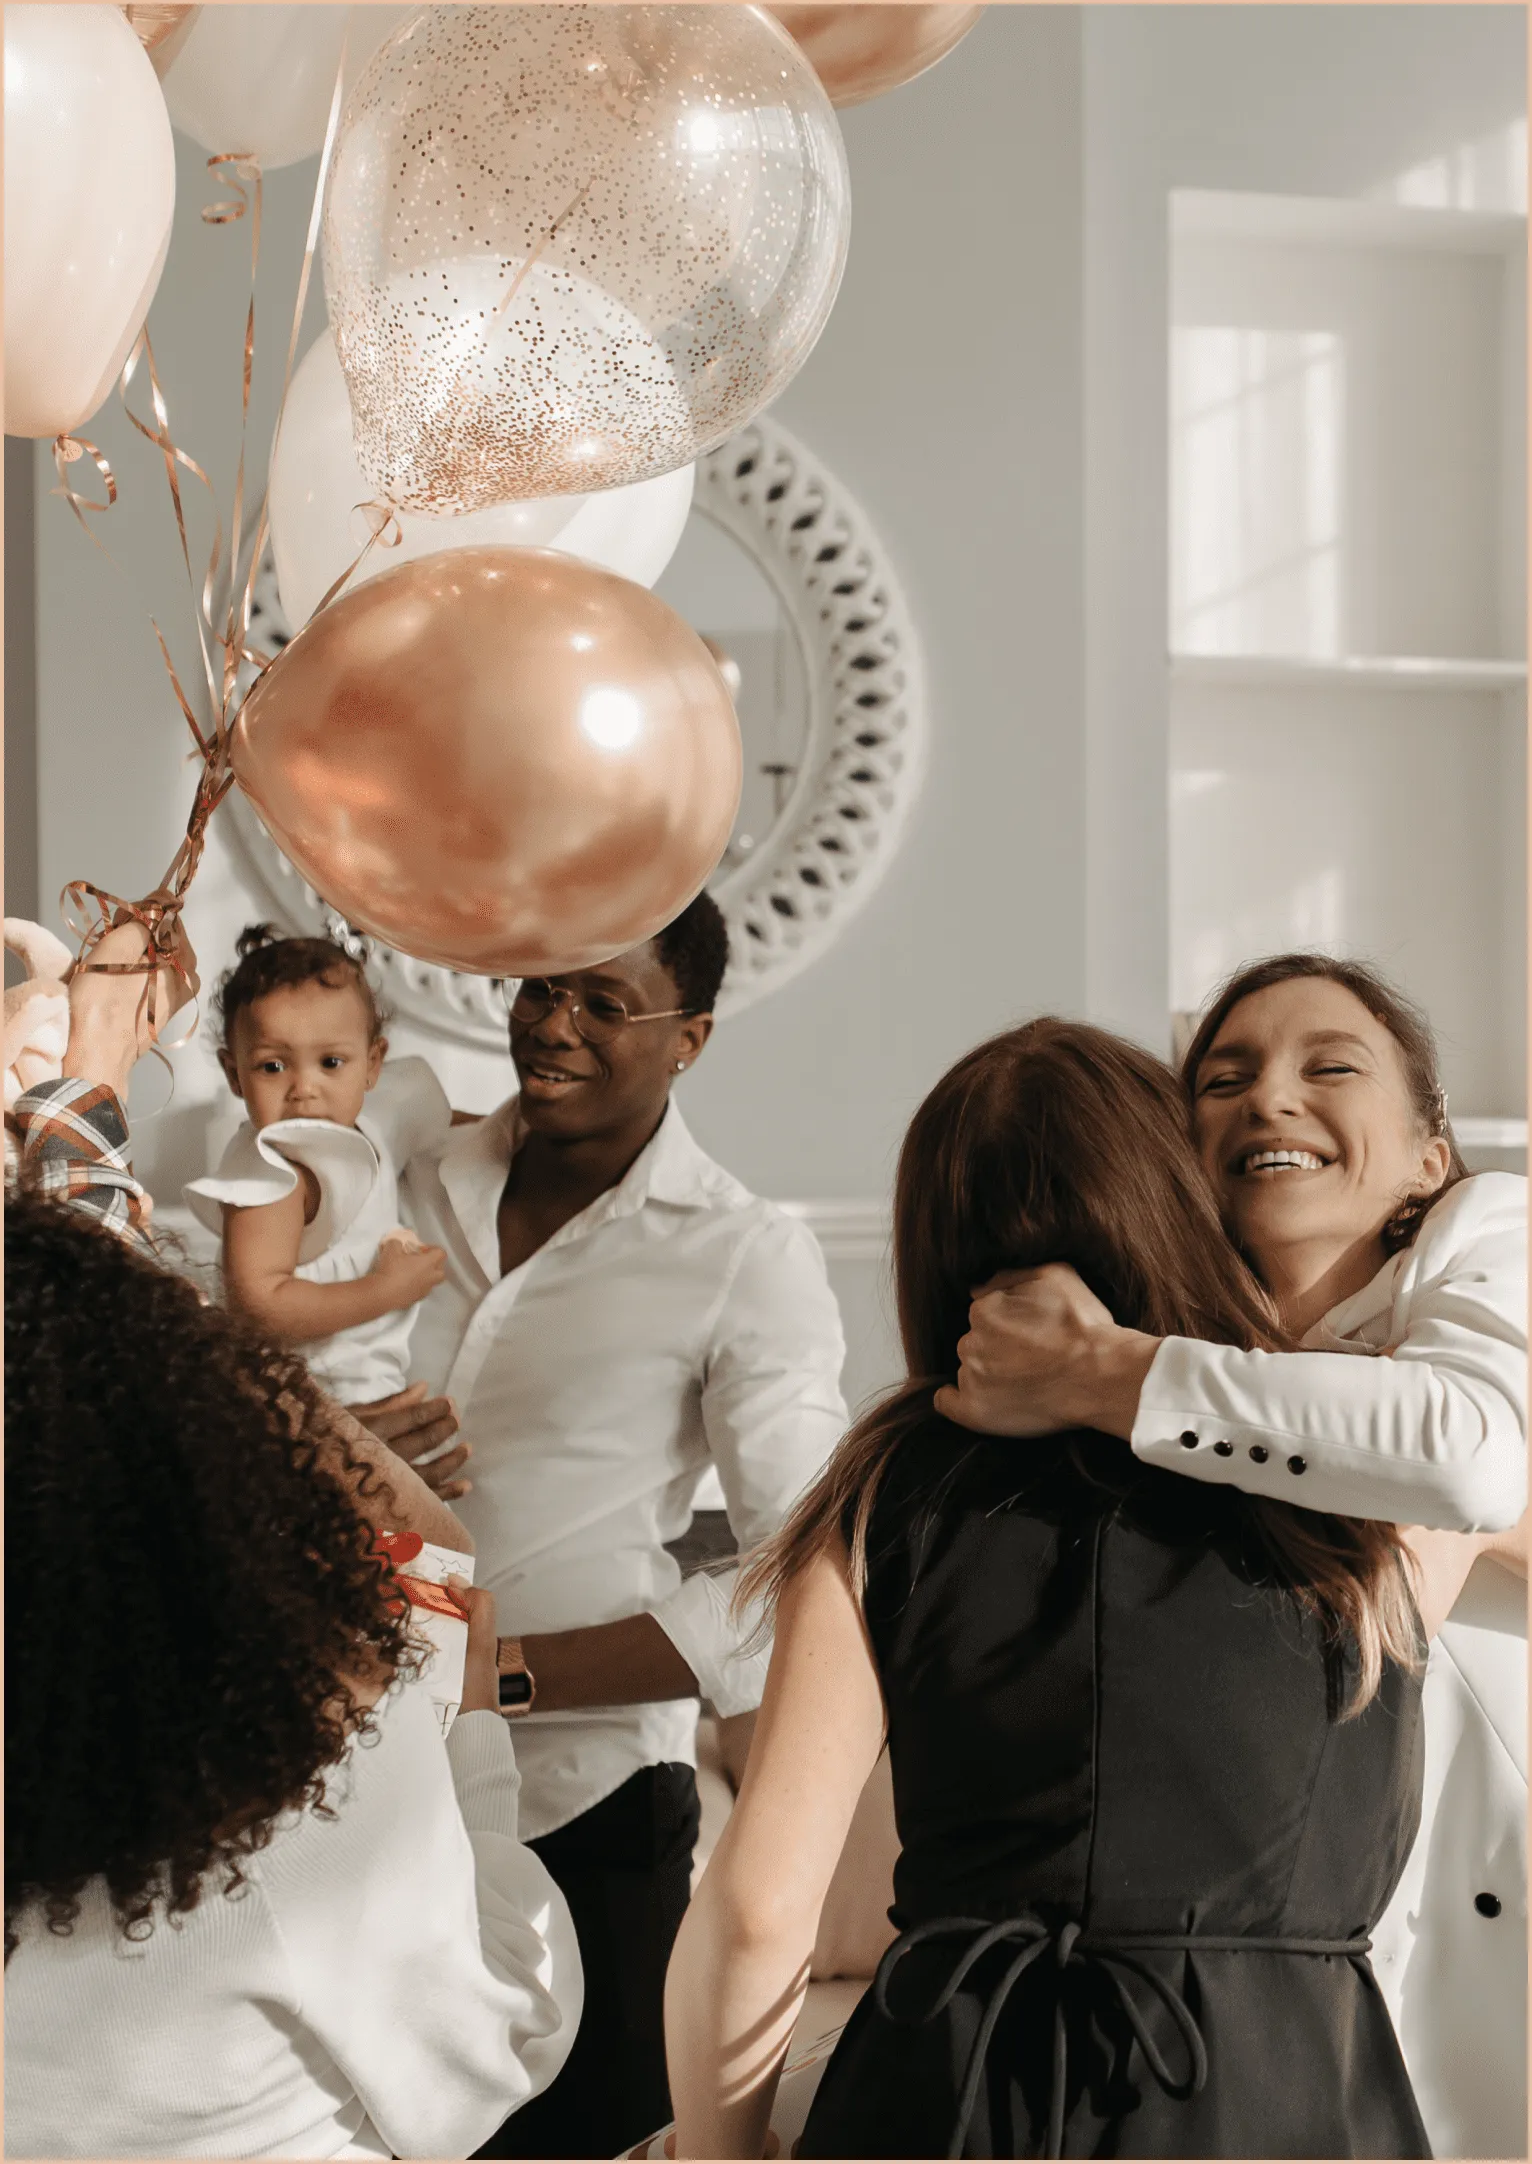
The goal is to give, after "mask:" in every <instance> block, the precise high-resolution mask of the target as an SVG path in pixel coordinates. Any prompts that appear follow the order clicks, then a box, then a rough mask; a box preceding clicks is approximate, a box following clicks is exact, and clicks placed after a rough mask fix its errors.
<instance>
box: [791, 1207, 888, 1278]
mask: <svg viewBox="0 0 1532 2164" xmlns="http://www.w3.org/2000/svg"><path fill="white" fill-rule="evenodd" d="M777 1207H778V1209H780V1210H785V1211H786V1212H787V1214H788V1216H789V1217H796V1218H797V1219H798V1220H799V1222H800V1223H801V1224H805V1225H807V1226H808V1228H809V1230H810V1232H812V1233H813V1235H814V1237H815V1239H816V1240H817V1241H818V1242H819V1244H820V1246H821V1247H822V1248H823V1249H824V1256H825V1260H826V1262H883V1261H884V1260H886V1258H887V1255H888V1243H889V1239H890V1236H891V1234H892V1231H893V1216H892V1210H891V1207H890V1205H889V1204H888V1203H887V1202H884V1201H882V1200H881V1199H880V1198H879V1197H878V1196H876V1195H855V1196H850V1197H847V1198H845V1199H842V1200H839V1201H823V1200H818V1199H816V1200H814V1201H793V1202H779V1203H778V1205H777Z"/></svg>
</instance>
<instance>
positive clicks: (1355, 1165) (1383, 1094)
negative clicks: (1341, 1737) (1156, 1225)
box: [938, 955, 1527, 2156]
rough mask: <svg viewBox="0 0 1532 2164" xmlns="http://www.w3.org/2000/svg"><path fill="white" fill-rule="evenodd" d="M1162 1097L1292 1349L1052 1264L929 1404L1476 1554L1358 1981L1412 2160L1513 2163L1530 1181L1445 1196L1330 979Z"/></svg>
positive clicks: (970, 1347)
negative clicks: (1170, 1098) (1229, 1334)
mask: <svg viewBox="0 0 1532 2164" xmlns="http://www.w3.org/2000/svg"><path fill="white" fill-rule="evenodd" d="M1183 1074H1184V1077H1185V1080H1186V1083H1187V1089H1188V1094H1189V1097H1190V1101H1191V1106H1192V1115H1193V1122H1194V1128H1195V1131H1196V1134H1197V1138H1198V1142H1199V1146H1200V1149H1201V1153H1202V1156H1203V1160H1204V1163H1205V1164H1206V1165H1207V1167H1208V1169H1209V1171H1210V1173H1211V1174H1212V1176H1213V1179H1214V1181H1215V1183H1216V1184H1217V1186H1218V1189H1219V1192H1220V1196H1221V1198H1222V1201H1223V1205H1224V1210H1225V1218H1226V1222H1227V1224H1228V1227H1229V1230H1230V1232H1231V1234H1232V1236H1233V1237H1234V1239H1235V1241H1236V1242H1237V1244H1238V1245H1239V1246H1240V1248H1241V1249H1242V1251H1243V1252H1244V1253H1245V1255H1246V1256H1247V1258H1248V1259H1249V1260H1250V1261H1251V1262H1252V1263H1253V1264H1254V1265H1255V1267H1256V1269H1257V1270H1258V1272H1259V1273H1260V1275H1261V1276H1262V1278H1263V1280H1264V1282H1265V1283H1266V1285H1267V1287H1268V1289H1269V1290H1270V1291H1271V1292H1272V1294H1273V1296H1274V1299H1275V1301H1276V1304H1277V1306H1278V1308H1279V1311H1280V1313H1281V1316H1282V1320H1283V1322H1284V1323H1285V1324H1286V1326H1287V1328H1288V1330H1289V1331H1290V1332H1292V1333H1293V1334H1294V1335H1295V1336H1297V1337H1298V1339H1299V1340H1300V1344H1301V1349H1300V1350H1298V1351H1296V1352H1291V1353H1245V1352H1239V1351H1236V1350H1233V1349H1231V1348H1228V1347H1224V1346H1218V1345H1208V1344H1202V1343H1200V1342H1197V1341H1195V1340H1192V1339H1189V1338H1169V1339H1164V1340H1159V1339H1154V1338H1147V1337H1143V1336H1141V1335H1139V1334H1138V1333H1135V1332H1132V1331H1125V1330H1119V1329H1118V1328H1117V1327H1116V1325H1115V1324H1114V1323H1113V1322H1112V1320H1111V1318H1110V1316H1108V1315H1107V1314H1106V1312H1105V1310H1104V1309H1103V1308H1101V1306H1100V1304H1099V1303H1098V1302H1096V1301H1095V1300H1094V1299H1093V1298H1092V1296H1091V1295H1090V1293H1089V1292H1088V1291H1087V1290H1086V1288H1085V1286H1084V1285H1083V1284H1082V1283H1081V1282H1080V1280H1079V1279H1078V1278H1077V1277H1076V1276H1075V1275H1074V1273H1073V1272H1072V1271H1069V1270H1066V1269H1061V1268H1050V1269H1047V1270H1043V1271H1034V1272H1029V1273H1026V1274H1025V1275H1024V1276H1020V1277H1017V1278H1014V1279H1012V1280H1009V1281H1007V1282H1006V1283H1004V1284H997V1285H996V1286H994V1287H992V1288H987V1289H986V1290H985V1291H984V1292H983V1293H982V1294H981V1295H980V1296H979V1297H978V1298H977V1299H976V1300H975V1302H974V1306H973V1312H972V1320H971V1325H970V1333H969V1335H968V1337H966V1338H965V1339H964V1340H963V1345H962V1359H963V1365H962V1369H961V1372H960V1375H959V1379H958V1383H957V1385H956V1387H955V1388H953V1389H951V1390H949V1391H948V1392H946V1393H945V1394H944V1396H943V1397H942V1398H940V1399H939V1400H938V1404H939V1405H940V1408H941V1410H942V1411H944V1412H945V1413H946V1414H947V1415H948V1417H949V1418H952V1419H956V1420H959V1421H962V1422H963V1423H964V1424H966V1425H968V1426H970V1427H973V1428H977V1429H980V1430H981V1431H984V1432H987V1433H990V1434H995V1435H1011V1436H1026V1435H1038V1434H1045V1433H1049V1432H1052V1431H1053V1430H1055V1429H1058V1428H1062V1427H1066V1426H1073V1425H1077V1424H1081V1423H1088V1424H1089V1425H1091V1426H1093V1427H1096V1428H1098V1429H1103V1430H1105V1431H1106V1432H1108V1433H1112V1434H1116V1435H1119V1436H1121V1437H1122V1439H1123V1440H1124V1441H1125V1442H1127V1443H1128V1444H1129V1445H1130V1446H1131V1447H1132V1449H1133V1451H1134V1453H1135V1455H1137V1456H1139V1457H1142V1458H1145V1459H1147V1460H1149V1461H1150V1462H1152V1463H1155V1464H1159V1465H1162V1466H1165V1467H1167V1468H1169V1469H1171V1470H1173V1471H1176V1472H1180V1473H1183V1474H1185V1475H1187V1476H1189V1477H1191V1478H1193V1479H1202V1480H1210V1481H1228V1482H1232V1483H1233V1484H1234V1485H1236V1486H1238V1487H1240V1488H1242V1489H1244V1490H1246V1491H1247V1492H1248V1493H1252V1494H1261V1495H1269V1496H1273V1497H1278V1498H1280V1499H1281V1500H1283V1501H1286V1502H1298V1503H1302V1504H1304V1505H1306V1506H1307V1507H1309V1508H1311V1509H1315V1510H1320V1511H1325V1512H1334V1513H1338V1514H1342V1515H1346V1516H1351V1517H1363V1518H1385V1519H1391V1520H1393V1521H1395V1522H1397V1523H1401V1524H1410V1525H1423V1526H1432V1527H1437V1528H1442V1529H1447V1530H1453V1531H1460V1532H1463V1533H1465V1534H1469V1535H1471V1536H1473V1537H1474V1538H1475V1539H1476V1541H1477V1544H1478V1546H1479V1548H1480V1550H1481V1551H1482V1557H1483V1559H1482V1560H1481V1561H1480V1562H1479V1564H1478V1565H1477V1566H1476V1567H1475V1569H1474V1571H1473V1572H1472V1574H1471V1576H1470V1578H1469V1580H1468V1583H1467V1586H1466V1587H1465V1590H1464V1593H1463V1595H1462V1597H1461V1598H1460V1599H1459V1601H1458V1603H1457V1605H1456V1607H1455V1608H1454V1610H1453V1613H1452V1616H1451V1618H1450V1620H1449V1621H1448V1622H1447V1624H1446V1625H1445V1626H1444V1628H1443V1630H1442V1633H1441V1635H1440V1638H1439V1639H1438V1640H1437V1642H1436V1643H1435V1644H1434V1645H1433V1647H1432V1651H1431V1659H1430V1666H1429V1669H1428V1672H1427V1678H1426V1687H1425V1714H1426V1767H1425V1793H1424V1801H1423V1806H1422V1819H1421V1829H1420V1833H1419V1836H1418V1838H1417V1841H1416V1844H1415V1848H1414V1851H1413V1853H1412V1855H1411V1859H1410V1863H1409V1865H1408V1867H1407V1869H1406V1872H1405V1875H1404V1878H1403V1880H1402V1881H1401V1884H1400V1886H1399V1888H1398V1890H1397V1892H1396V1894H1395V1897H1394V1899H1393V1902H1392V1903H1391V1905H1390V1908H1389V1911H1388V1913H1387V1914H1386V1915H1385V1917H1384V1919H1383V1921H1382V1923H1381V1924H1380V1925H1379V1927H1378V1930H1377V1932H1376V1933H1375V1939H1374V1943H1375V1947H1376V1954H1375V1966H1376V1970H1377V1974H1378V1977H1379V1981H1380V1983H1381V1984H1382V1986H1383V1989H1384V1991H1385V1993H1386V1995H1387V1997H1388V1999H1389V2003H1390V2008H1391V2010H1392V2012H1393V2015H1394V2019H1395V2024H1396V2027H1397V2029H1398V2032H1399V2037H1400V2041H1401V2044H1402V2045H1403V2048H1404V2052H1405V2057H1406V2061H1407V2063H1408V2065H1409V2069H1410V2073H1411V2077H1412V2080H1413V2081H1414V2084H1415V2089H1416V2094H1417V2097H1418V2100H1419V2103H1420V2108H1421V2113H1422V2116H1423V2118H1424V2120H1425V2122H1426V2126H1427V2129H1428V2131H1429V2133H1430V2135H1431V2139H1432V2144H1433V2147H1434V2148H1435V2150H1436V2152H1437V2154H1438V2155H1448V2156H1453V2155H1456V2156H1465V2155H1466V2156H1508V2155H1517V2154H1525V2144H1526V2124H1527V2121H1526V1812H1527V1780H1526V1725H1527V1724H1526V1702H1527V1701H1526V1693H1527V1684H1526V1589H1525V1585H1524V1583H1522V1582H1521V1580H1520V1579H1517V1578H1513V1577H1512V1576H1511V1575H1510V1574H1509V1571H1508V1570H1507V1569H1506V1567H1505V1566H1506V1565H1509V1569H1510V1571H1518V1570H1519V1572H1520V1574H1521V1579H1524V1578H1525V1572H1526V1563H1525V1540H1524V1535H1523V1534H1521V1533H1520V1531H1519V1529H1518V1531H1515V1532H1508V1531H1507V1529H1509V1528H1513V1527H1515V1526H1516V1522H1517V1521H1518V1520H1519V1519H1520V1518H1521V1515H1522V1513H1523V1511H1524V1509H1525V1507H1526V1388H1527V1350H1526V1346H1527V1335H1526V1315H1527V1288H1526V1215H1527V1212H1526V1182H1525V1180H1524V1179H1521V1178H1519V1177H1516V1176H1513V1175H1511V1174H1507V1173H1479V1174H1477V1175H1473V1176H1470V1175H1469V1174H1468V1172H1467V1168H1466V1166H1465V1165H1464V1164H1463V1162H1462V1159H1461V1157H1460V1155H1459V1153H1458V1150H1457V1145H1456V1143H1455V1141H1454V1140H1453V1137H1452V1132H1451V1128H1450V1126H1449V1125H1448V1122H1447V1118H1446V1101H1445V1098H1444V1096H1443V1095H1442V1091H1441V1087H1440V1083H1439V1080H1438V1075H1437V1066H1436V1056H1435V1048H1434V1045H1433V1042H1432V1039H1431V1035H1430V1031H1429V1029H1428V1028H1427V1027H1426V1025H1425V1023H1424V1021H1423V1020H1422V1018H1421V1017H1420V1016H1418V1015H1417V1014H1415V1013H1414V1011H1413V1010H1412V1009H1411V1008H1409V1007H1408V1005H1407V1004H1406V1003H1405V1002H1404V1001H1403V1000H1401V999H1400V998H1399V996H1398V995H1397V994H1396V993H1395V992H1393V991H1392V990H1391V989H1390V988H1389V987H1388V986H1387V985H1386V984H1384V983H1383V982H1382V981H1381V980H1380V979H1379V978H1378V977H1376V976H1375V975H1374V974H1373V973H1372V972H1371V971H1369V970H1366V969H1363V968H1361V967H1360V966H1358V965H1356V964H1353V963H1344V962H1336V961H1333V960H1330V959H1329V958H1327V957H1321V956H1314V955H1283V956H1278V957H1276V958H1274V959H1273V960H1271V961H1269V962H1265V963H1259V964H1256V965H1255V966H1254V967H1253V968H1251V969H1247V970H1244V971H1241V972H1240V973H1239V974H1238V975H1237V976H1236V977H1234V978H1233V979H1232V980H1231V981H1230V983H1229V984H1228V985H1226V986H1225V987H1224V989H1223V990H1222V992H1220V993H1219V995H1218V996H1217V997H1216V998H1215V1000H1214V1001H1213V1003H1212V1005H1211V1006H1210V1008H1209V1009H1208V1012H1207V1014H1206V1015H1205V1016H1204V1018H1203V1020H1202V1022H1201V1024H1200V1026H1199V1028H1198V1030H1197V1032H1196V1035H1195V1036H1194V1038H1193V1040H1192V1043H1191V1045H1190V1046H1189V1047H1188V1050H1187V1053H1186V1056H1185V1061H1184V1065H1183ZM1359 1354H1360V1355H1372V1356H1374V1357H1371V1358H1358V1357H1356V1356H1357V1355H1359ZM1378 1356H1385V1357H1378Z"/></svg>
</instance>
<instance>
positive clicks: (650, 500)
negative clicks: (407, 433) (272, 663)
mask: <svg viewBox="0 0 1532 2164" xmlns="http://www.w3.org/2000/svg"><path fill="white" fill-rule="evenodd" d="M691 495H692V468H691V467H690V466H683V467H682V468H681V469H680V471H679V472H677V473H668V474H664V475H662V476H661V477H660V479H659V480H657V481H640V482H637V483H635V484H634V485H633V486H631V487H629V488H618V489H610V490H607V491H605V492H603V494H601V495H600V496H593V497H586V496H545V497H536V498H532V499H530V500H528V501H524V502H522V501H518V502H513V503H499V504H494V505H492V506H491V507H490V508H489V509H488V510H487V511H470V512H468V513H466V514H465V515H464V516H462V517H460V518H429V517H426V516H424V515H423V514H421V513H419V512H411V511H404V512H400V513H398V514H396V516H397V519H398V526H399V531H400V534H401V536H402V538H401V540H400V541H399V542H398V544H397V545H396V546H394V547H390V548H385V547H384V546H383V545H382V543H381V542H379V544H378V545H377V546H376V547H374V548H373V549H371V550H369V551H368V554H367V556H366V558H365V560H364V561H363V562H362V563H360V564H359V565H358V566H357V569H356V571H355V572H354V573H353V575H352V577H351V579H350V581H349V582H348V584H347V586H346V589H345V590H346V592H348V593H349V592H351V591H352V590H353V588H355V587H356V586H359V585H361V584H362V583H363V581H364V580H367V579H370V578H376V577H377V575H378V573H379V572H381V571H387V570H389V569H391V568H392V566H393V565H395V564H399V563H408V562H412V561H413V560H414V559H416V558H417V557H421V556H433V555H435V554H436V553H437V552H438V551H439V550H441V549H452V548H476V547H482V546H484V545H485V544H488V543H499V544H502V545H504V546H509V547H512V548H537V547H552V548H558V549H562V550H563V551H564V552H565V553H566V554H567V555H571V556H578V557H580V558H582V559H583V561H585V562H586V563H592V564H597V565H599V566H600V567H601V568H602V569H603V570H606V571H615V572H617V574H618V575H619V576H620V577H622V578H625V579H632V580H633V582H634V584H635V585H638V586H652V585H653V584H654V581H655V580H656V579H657V578H658V577H659V575H660V573H661V572H662V571H663V570H664V568H665V566H666V564H667V563H668V562H669V561H670V559H671V557H672V555H673V554H674V553H675V549H676V545H677V543H678V542H679V540H680V538H681V530H682V528H683V527H684V526H685V524H686V514H687V511H688V510H689V508H690V506H691ZM372 498H373V490H372V489H371V488H370V487H369V485H368V483H367V481H366V480H365V479H364V478H363V474H362V469H361V467H360V466H359V465H358V464H357V461H356V452H355V450H354V449H353V447H352V441H351V405H350V401H349V399H348V398H347V396H346V379H345V377H344V376H343V375H342V374H341V369H340V362H339V360H338V359H337V358H336V353H335V345H334V341H333V340H332V338H331V337H330V334H329V332H328V331H326V332H325V333H324V334H323V335H322V336H321V337H319V338H318V339H316V340H315V342H314V344H313V345H312V346H311V347H310V348H309V350H308V352H307V353H306V354H305V355H304V357H303V360H302V361H301V363H300V364H299V367H298V370H297V373H296V374H295V375H294V377H293V382H292V389H291V390H290V391H289V393H288V398H287V408H286V411H285V412H284V414H283V416H282V427H281V432H280V434H279V436H278V438H277V444H276V450H275V453H274V455H273V458H272V462H271V545H272V552H273V554H274V555H275V557H276V564H277V585H278V587H279V588H280V590H281V594H282V608H283V611H284V613H285V614H286V617H287V620H288V622H289V623H290V624H291V625H292V627H293V628H294V630H296V629H297V628H298V627H299V626H300V625H302V624H305V623H307V621H308V619H309V618H310V616H312V614H313V613H314V610H315V609H316V608H317V607H318V606H319V603H320V602H321V601H322V600H323V599H324V596H325V594H326V593H327V592H328V591H329V589H330V587H331V586H333V585H334V583H335V581H336V580H337V579H338V578H339V577H340V576H341V574H342V573H343V572H344V571H345V569H346V567H347V565H348V564H350V563H352V562H353V561H354V560H355V559H356V557H357V555H358V553H359V551H360V550H361V549H362V548H363V547H364V546H365V544H366V541H367V535H368V521H367V519H366V518H365V517H364V516H363V515H362V513H361V509H360V507H361V506H362V505H364V504H366V503H368V502H369V500H371V499H372Z"/></svg>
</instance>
